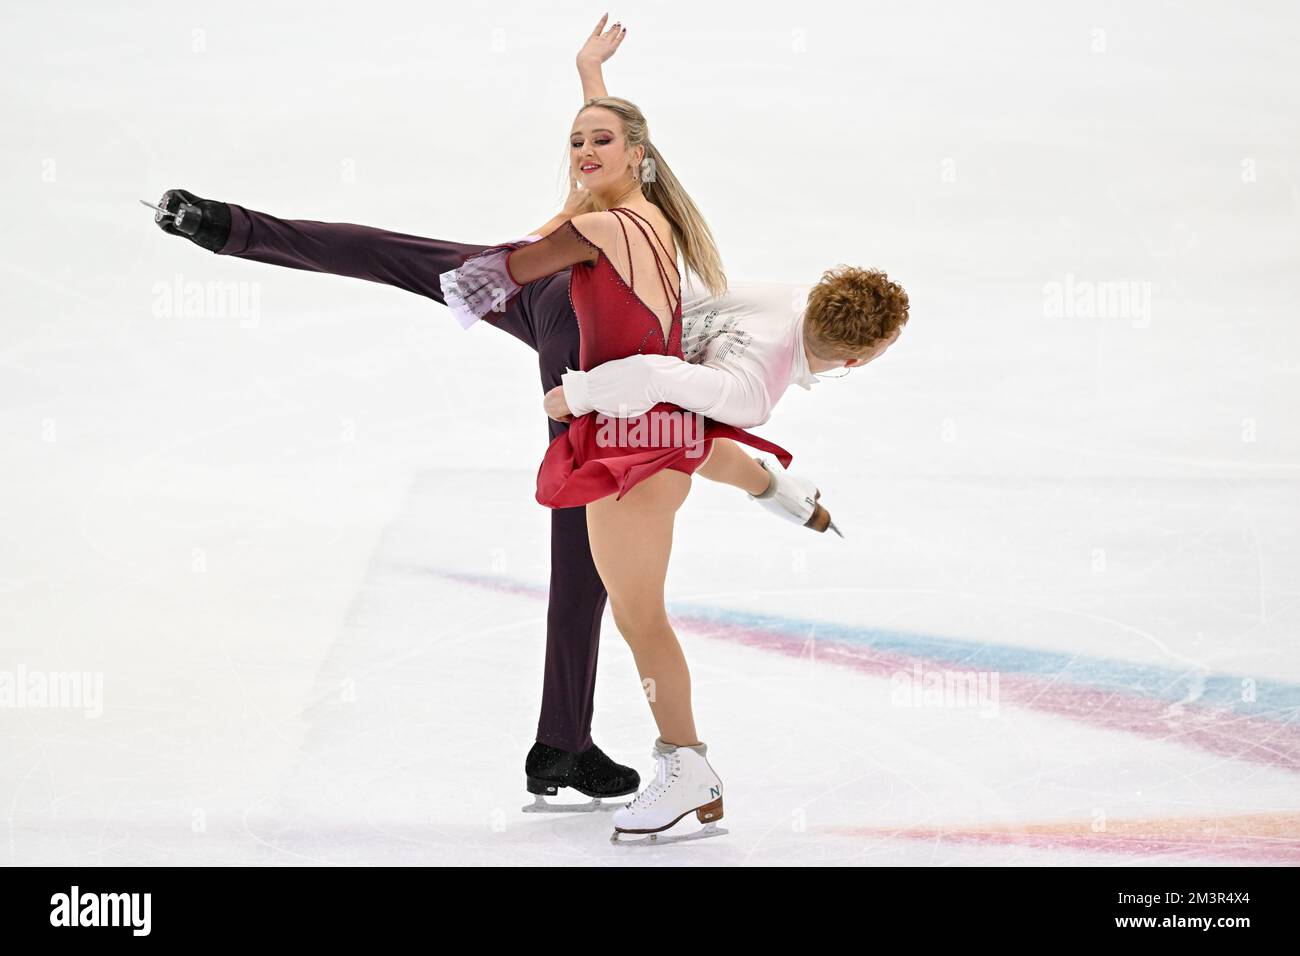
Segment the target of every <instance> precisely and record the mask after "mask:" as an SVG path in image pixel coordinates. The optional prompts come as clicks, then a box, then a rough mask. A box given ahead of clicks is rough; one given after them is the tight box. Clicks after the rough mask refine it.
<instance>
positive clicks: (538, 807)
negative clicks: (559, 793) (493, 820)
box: [520, 793, 623, 813]
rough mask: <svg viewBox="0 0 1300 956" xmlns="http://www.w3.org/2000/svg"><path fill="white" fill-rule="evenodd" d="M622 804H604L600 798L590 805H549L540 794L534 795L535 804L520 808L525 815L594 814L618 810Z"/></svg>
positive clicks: (592, 801) (592, 799)
mask: <svg viewBox="0 0 1300 956" xmlns="http://www.w3.org/2000/svg"><path fill="white" fill-rule="evenodd" d="M621 806H623V804H621V803H602V802H601V799H600V797H592V798H591V802H590V803H547V802H546V798H545V797H543V796H542V795H541V794H540V793H535V794H533V802H532V803H530V804H528V805H527V806H526V807H520V809H521V810H523V812H524V813H594V812H595V811H597V810H617V809H618V808H619V807H621Z"/></svg>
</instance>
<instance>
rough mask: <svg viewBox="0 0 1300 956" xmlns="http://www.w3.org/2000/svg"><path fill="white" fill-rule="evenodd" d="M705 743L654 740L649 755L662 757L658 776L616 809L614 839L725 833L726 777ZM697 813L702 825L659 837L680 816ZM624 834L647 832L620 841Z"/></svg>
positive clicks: (663, 840)
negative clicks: (692, 744)
mask: <svg viewBox="0 0 1300 956" xmlns="http://www.w3.org/2000/svg"><path fill="white" fill-rule="evenodd" d="M703 749H704V747H703V746H702V745H701V746H700V747H699V748H695V747H673V748H668V746H667V745H666V744H663V743H662V742H656V744H655V749H654V750H653V751H651V756H652V757H654V758H655V760H656V761H658V767H657V769H656V773H655V778H654V779H653V780H652V781H650V783H649V785H648V786H647V787H646V788H645V789H644V790H642V791H641V792H640V793H639V794H637V798H636V799H635V800H633V801H632V802H631V803H629V804H628V805H627V806H625V807H623V808H621V809H619V810H616V811H615V812H614V833H613V834H612V835H611V836H610V838H609V839H610V842H611V843H621V844H625V845H627V844H638V843H675V842H678V841H680V840H700V839H703V838H705V837H712V836H722V835H723V834H725V833H727V831H726V830H723V829H720V828H719V827H718V823H717V821H719V820H721V819H722V781H721V780H720V779H718V775H717V774H716V773H714V772H713V768H712V767H711V766H709V761H708V760H706V759H705V757H704V754H703V753H701V750H703ZM689 813H694V814H695V817H696V819H697V820H699V821H700V822H701V823H703V824H706V825H705V826H704V828H703V829H700V830H696V831H695V832H693V833H686V834H682V835H680V836H678V835H673V836H667V835H664V836H660V834H661V833H662V832H663V831H664V830H667V829H669V828H670V827H672V826H673V825H675V824H676V823H677V822H678V821H679V820H681V819H682V817H684V816H686V815H687V814H689ZM622 834H645V836H643V837H642V839H640V840H620V839H619V837H620V835H622Z"/></svg>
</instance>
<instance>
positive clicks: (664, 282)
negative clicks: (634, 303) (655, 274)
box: [610, 206, 681, 327]
mask: <svg viewBox="0 0 1300 956" xmlns="http://www.w3.org/2000/svg"><path fill="white" fill-rule="evenodd" d="M610 212H615V213H616V212H625V213H627V214H628V215H630V216H632V217H633V218H632V225H634V226H636V227H637V229H639V230H641V235H642V236H643V237H644V238H645V240H646V243H647V245H649V247H650V253H651V254H652V255H653V256H654V257H655V267H656V268H657V269H658V270H659V284H660V286H661V287H662V289H663V292H664V298H665V299H666V300H667V301H668V303H669V305H671V307H672V308H671V309H670V310H669V312H670V314H669V319H668V323H669V326H670V327H671V325H672V321H673V318H674V317H675V316H676V314H677V307H678V306H679V305H681V290H680V289H678V290H677V291H676V292H674V291H673V288H672V283H671V282H669V281H668V270H667V269H665V268H664V264H663V261H662V260H661V259H660V258H659V250H658V249H656V248H655V246H656V245H658V246H659V248H660V249H663V251H664V255H665V256H667V257H668V258H669V259H670V260H671V259H672V257H671V256H669V254H668V249H667V247H666V246H664V244H663V240H661V239H660V238H659V233H657V232H655V228H654V226H652V225H650V222H649V220H647V219H646V218H645V217H644V216H642V215H640V214H639V213H636V212H634V211H632V210H631V209H628V208H627V207H626V206H615V207H614V208H612V209H611V210H610ZM638 220H639V221H638ZM641 223H645V225H644V226H642V225H641ZM618 224H619V226H620V227H621V228H622V229H623V242H624V244H625V245H626V246H627V285H628V288H629V289H632V290H633V291H634V292H635V291H636V273H635V272H634V271H633V270H634V266H633V264H632V244H631V243H630V242H629V241H628V238H627V226H625V225H624V219H623V217H622V216H619V217H618ZM646 229H649V230H650V235H652V236H654V239H653V241H652V240H651V238H650V236H649V235H646ZM673 271H674V272H676V271H677V264H676V262H675V261H674V262H673ZM678 278H679V279H680V278H681V273H680V272H679V273H678Z"/></svg>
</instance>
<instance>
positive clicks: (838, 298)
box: [804, 265, 907, 360]
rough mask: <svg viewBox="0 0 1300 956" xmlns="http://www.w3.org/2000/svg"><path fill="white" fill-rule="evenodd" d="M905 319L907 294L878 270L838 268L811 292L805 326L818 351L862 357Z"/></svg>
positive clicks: (828, 272) (829, 355)
mask: <svg viewBox="0 0 1300 956" xmlns="http://www.w3.org/2000/svg"><path fill="white" fill-rule="evenodd" d="M906 323H907V293H906V292H905V291H903V287H902V286H901V285H899V284H898V283H897V282H893V281H891V280H890V278H889V276H887V275H885V274H884V273H883V272H881V271H880V270H879V269H859V268H856V267H854V266H844V265H840V266H836V267H835V268H834V269H827V270H826V272H825V273H823V274H822V278H821V281H820V282H818V283H817V285H815V286H813V289H812V291H811V292H809V293H808V307H807V309H806V311H805V312H804V325H805V326H806V327H807V329H808V331H809V333H810V336H809V342H810V344H811V346H812V350H813V352H814V354H816V355H818V356H819V357H820V358H825V359H836V360H837V359H842V358H853V357H856V356H861V355H863V354H864V353H866V352H869V351H871V349H873V348H874V347H875V346H876V345H878V344H879V343H880V342H882V341H884V340H885V339H888V338H891V337H892V336H893V335H894V333H896V332H898V331H899V330H900V329H901V328H902V327H903V326H904V325H905V324H906Z"/></svg>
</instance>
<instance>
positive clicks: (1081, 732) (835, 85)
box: [0, 0, 1300, 866]
mask: <svg viewBox="0 0 1300 956" xmlns="http://www.w3.org/2000/svg"><path fill="white" fill-rule="evenodd" d="M603 9H604V8H602V7H598V6H591V5H584V4H578V3H571V2H566V3H557V4H548V5H547V6H546V9H545V11H544V12H543V11H542V10H541V9H540V8H538V7H536V6H535V5H532V4H526V3H518V2H507V3H498V4H493V5H491V6H490V7H486V6H485V7H479V6H474V7H467V8H465V9H461V10H457V11H455V12H454V13H453V12H452V11H450V10H449V9H443V8H441V7H437V6H434V7H430V6H429V5H426V4H416V3H392V2H384V0H378V2H374V3H369V4H366V5H364V6H360V7H359V6H357V5H354V4H337V5H324V6H322V5H311V6H308V5H301V4H290V3H279V2H265V0H263V2H258V3H248V2H231V3H226V4H222V5H220V6H219V7H213V6H211V5H207V4H197V3H190V2H171V3H162V2H158V3H138V4H132V5H130V9H129V10H126V11H124V10H122V9H118V8H116V7H113V8H111V9H110V8H108V7H103V6H101V5H99V4H93V3H90V2H87V0H81V2H78V3H68V4H64V5H60V6H58V7H52V6H49V5H46V4H39V3H34V2H13V3H9V4H7V5H6V12H7V17H6V19H7V21H8V23H9V28H8V29H6V30H5V31H4V34H3V37H0V49H2V50H3V54H4V59H5V62H6V64H7V70H8V73H9V75H10V83H9V86H10V95H9V96H8V97H6V99H5V101H4V104H3V106H0V119H3V125H4V128H5V130H6V135H5V136H4V137H3V139H0V163H2V164H3V166H2V170H3V182H4V184H5V187H6V188H5V197H6V215H5V216H4V217H3V223H2V224H0V268H2V269H3V282H0V288H2V289H3V296H4V307H3V312H2V313H0V315H2V318H0V323H2V324H0V390H2V395H3V400H2V401H0V429H2V431H3V446H2V449H3V451H2V454H3V458H2V459H0V528H2V529H3V530H2V532H0V535H2V540H3V544H2V545H0V704H3V706H0V816H2V818H3V826H0V863H4V864H10V865H13V864H17V865H33V864H77V865H98V864H184V865H194V864H211V865H228V864H275V865H336V864H413V865H423V864H468V865H600V866H619V865H692V864H702V865H744V864H780V865H879V864H914V865H954V864H963V865H964V864H989V865H1004V864H1027V865H1055V864H1070V865H1087V866H1127V865H1133V864H1136V863H1153V864H1167V865H1170V866H1194V865H1211V864H1212V865H1279V864H1280V865H1296V864H1297V863H1300V786H1298V784H1300V649H1298V647H1297V625H1298V624H1300V534H1298V530H1297V529H1298V528H1300V493H1298V492H1300V430H1298V429H1297V427H1296V421H1295V416H1296V413H1297V407H1298V404H1300V403H1298V399H1300V385H1298V384H1297V373H1298V372H1300V368H1298V366H1300V361H1298V359H1297V354H1298V353H1297V344H1300V326H1298V325H1297V323H1298V322H1300V314H1298V312H1300V310H1298V309H1297V281H1298V279H1300V82H1297V80H1298V79H1300V77H1298V76H1297V73H1298V72H1300V71H1297V68H1296V65H1295V63H1296V59H1295V49H1296V46H1297V43H1298V42H1300V13H1298V12H1297V10H1296V9H1295V7H1294V5H1291V4H1286V3H1282V2H1277V3H1254V4H1248V5H1245V6H1234V7H1232V8H1231V9H1230V10H1229V9H1228V8H1227V7H1225V6H1224V5H1222V4H1215V3H1211V2H1204V3H1201V2H1189V3H1178V2H1167V3H1146V4H1137V5H1135V4H1124V3H1119V2H1113V3H1100V2H1084V3H1078V4H1071V5H1068V6H1067V7H1063V8H1056V7H1055V6H1054V5H1041V4H1034V3H1030V2H1022V3H1021V2H1017V3H1013V2H995V3H986V4H979V5H969V4H960V3H957V2H955V0H954V2H948V3H917V4H894V3H890V4H883V3H868V4H865V5H857V4H843V5H832V4H816V3H813V4H800V5H797V6H793V7H792V6H791V5H788V4H752V3H747V4H738V3H737V4H708V5H699V4H685V3H669V2H662V3H660V2H653V3H638V4H635V5H631V6H628V7H625V8H617V7H611V8H610V12H611V16H612V18H614V19H622V20H623V22H624V23H626V24H628V25H629V34H628V39H627V41H626V42H625V43H624V45H623V47H622V49H621V50H620V51H619V53H618V54H617V56H616V57H615V58H614V60H613V61H611V63H610V64H609V65H608V69H607V78H608V83H609V88H610V92H611V93H612V94H614V95H621V96H626V97H628V98H630V99H632V100H634V101H635V102H637V103H638V104H639V105H640V106H641V107H642V108H643V109H644V110H645V112H646V114H647V116H648V117H649V120H650V125H651V131H652V135H653V139H654V141H655V143H656V144H657V146H658V147H659V149H660V150H661V151H662V152H663V154H664V156H665V157H666V158H667V159H668V160H669V162H671V163H672V165H673V168H674V170H675V171H676V173H677V175H678V176H679V177H680V179H681V180H682V181H683V182H684V183H685V185H686V186H687V188H688V189H689V191H690V192H691V194H692V196H693V197H694V199H695V200H696V202H697V203H698V204H699V205H700V207H701V208H702V209H703V211H704V213H705V215H706V216H707V217H708V219H709V222H710V225H711V226H712V228H713V230H714V233H715V235H716V236H717V238H718V241H719V245H720V248H721V250H722V253H723V256H724V259H725V262H726V265H727V269H728V272H729V274H730V275H731V276H732V277H735V278H746V279H756V280H767V281H773V282H782V283H788V284H791V285H793V286H805V287H806V286H809V285H811V284H812V283H814V282H816V281H817V279H818V277H819V276H820V274H821V272H822V270H824V269H826V268H828V267H830V266H832V265H834V264H836V263H840V262H846V263H851V264H855V265H870V266H878V267H880V268H884V269H886V270H887V271H888V272H889V274H890V275H891V277H893V278H895V279H897V280H898V281H899V282H901V283H902V284H903V285H904V286H905V287H906V288H907V289H908V291H909V293H910V296H911V319H910V322H909V324H908V326H907V328H906V329H905V331H904V333H903V334H902V336H901V338H900V340H899V341H898V343H897V344H896V345H895V346H894V347H893V348H892V349H891V350H890V351H889V353H888V354H887V355H886V356H884V357H883V358H882V359H881V360H880V361H879V362H877V363H874V364H872V365H870V366H868V367H866V368H864V369H861V370H856V371H854V372H852V373H851V374H850V375H849V376H848V377H847V378H844V379H843V380H827V381H823V382H820V383H818V385H817V386H816V387H815V388H813V389H812V390H811V391H810V392H803V391H801V390H798V389H792V390H791V393H790V394H788V395H787V396H786V398H785V400H784V402H783V404H782V405H781V406H780V407H779V408H778V409H777V411H776V413H775V414H774V415H773V417H772V419H771V421H770V422H768V423H767V424H766V425H764V426H763V427H762V428H760V429H758V430H757V431H758V433H759V434H761V435H764V436H766V437H769V438H771V439H773V440H775V441H777V442H779V443H781V444H783V445H785V446H786V447H788V448H790V449H791V450H792V451H793V452H794V455H795V460H794V464H793V466H792V467H793V470H795V471H797V472H799V473H801V474H804V475H808V476H810V477H813V478H815V479H816V480H817V481H818V483H819V485H820V487H821V489H822V491H823V496H824V500H825V502H826V503H827V504H828V505H829V507H830V508H831V510H832V512H833V513H834V516H835V519H836V521H837V522H838V523H839V525H840V526H841V527H842V528H843V529H844V531H845V534H846V535H847V537H846V538H845V539H844V540H840V539H838V538H834V537H823V536H818V535H815V534H812V533H810V532H808V531H805V530H804V529H801V528H797V527H794V526H793V525H786V524H783V523H780V522H778V521H776V520H775V519H773V518H771V517H770V516H768V515H766V514H765V513H764V512H762V511H760V510H759V509H758V508H756V507H755V506H754V505H753V504H752V503H751V502H749V501H747V500H746V499H745V497H744V496H743V495H741V494H739V493H736V492H734V491H732V490H730V489H723V488H720V487H718V486H710V485H709V484H708V483H707V482H704V481H696V482H695V483H694V488H693V490H692V493H691V497H690V499H689V500H688V502H687V503H686V505H685V506H684V508H683V510H682V512H681V516H680V519H679V522H678V530H677V538H676V546H675V551H674V556H673V566H672V569H671V572H670V576H669V600H670V611H671V612H672V614H673V615H674V620H675V622H676V623H677V625H678V628H679V634H680V636H681V639H682V641H683V644H684V646H685V648H686V654H687V658H688V660H689V661H690V664H691V668H692V673H693V676H694V696H695V702H696V715H697V720H698V725H699V728H700V733H701V736H702V738H703V739H704V740H705V741H707V743H708V744H709V758H710V760H711V762H712V763H713V765H714V767H715V768H716V769H717V771H718V772H719V774H720V775H721V776H722V779H723V780H724V782H725V784H726V787H727V792H726V793H727V795H726V819H725V821H724V824H723V825H724V826H725V827H726V828H727V829H728V830H729V831H730V832H729V834H728V835H727V836H725V837H722V838H720V839H710V840H703V841H698V842H691V843H683V844H677V845H674V846H665V847H657V848H649V847H614V846H611V845H610V844H609V842H608V839H607V838H608V835H609V832H610V823H609V815H608V813H591V814H573V815H554V816H552V815H546V816H542V815H529V814H523V813H521V812H520V808H521V807H522V806H523V805H524V803H526V802H528V799H529V798H528V795H527V794H526V793H525V791H524V774H523V758H524V755H525V753H526V752H527V750H528V748H529V746H530V745H531V743H532V741H533V735H534V732H535V729H536V722H537V709H538V702H539V699H540V690H541V675H542V659H543V637H544V623H545V621H544V615H545V607H546V603H545V588H546V581H547V571H548V552H547V545H546V541H547V532H548V529H549V520H548V517H547V514H546V511H545V509H543V508H542V507H540V506H538V505H537V504H536V503H535V502H534V501H533V498H532V494H533V480H534V476H535V473H536V469H537V464H538V462H539V461H540V459H541V455H542V452H543V450H544V448H545V445H546V429H545V422H544V418H543V415H542V412H541V392H540V389H539V386H538V382H537V374H536V365H535V359H534V356H533V355H532V354H531V353H529V352H528V351H527V350H526V349H524V348H523V347H522V346H521V345H520V344H519V343H517V342H516V341H514V340H513V339H510V338H508V337H506V336H505V335H503V334H501V333H499V332H497V331H496V330H493V329H490V328H487V327H483V326H479V327H476V328H473V329H471V330H470V331H468V332H465V331H462V330H461V329H460V328H459V327H458V326H457V325H456V324H455V323H454V322H453V321H452V320H451V319H450V317H449V315H448V313H447V312H446V310H445V309H443V308H441V307H440V306H438V305H436V304H435V303H433V302H430V301H428V300H425V299H421V298H417V297H415V296H412V295H408V294H405V293H402V292H400V291H398V290H395V289H390V288H384V287H381V286H378V285H372V284H367V283H363V282H356V281H351V280H346V279H341V278H335V277H328V276H319V275H312V274H308V273H298V272H292V271H289V270H280V269H275V268H272V267H270V266H264V265H259V264H257V263H251V262H245V261H239V260H235V259H230V258H223V257H216V256H212V255H210V254H208V253H206V252H204V251H203V250H200V249H198V248H196V247H194V246H193V245H191V244H189V243H187V242H184V241H182V240H178V239H175V238H169V237H166V236H164V235H163V234H162V233H160V232H159V231H158V230H157V229H156V227H155V226H154V224H153V221H152V217H151V215H150V214H149V213H148V212H147V211H146V210H144V209H143V208H142V207H141V206H140V205H139V203H138V200H139V199H141V198H143V199H148V200H151V201H152V200H156V199H157V197H158V196H159V195H160V194H161V193H162V191H163V190H164V189H166V188H168V187H184V188H188V189H190V190H193V191H194V192H196V193H198V194H200V195H202V196H205V197H213V198H218V199H222V200H227V201H230V202H237V203H240V204H242V205H245V206H248V207H251V208H254V209H260V210H264V211H267V212H270V213H273V214H275V215H278V216H282V217H290V218H306V219H324V220H338V221H349V222H363V223H369V224H372V225H377V226H383V227H386V228H389V229H394V230H398V231H403V232H409V233H415V234H419V235H427V236H435V237H439V238H447V239H455V240H460V241H465V242H493V241H499V240H505V239H511V238H515V237H517V236H520V235H523V234H525V233H526V232H528V231H530V230H531V229H533V228H534V227H535V226H537V225H538V224H539V223H541V222H544V221H546V220H547V219H548V218H549V217H550V216H551V215H552V214H553V213H554V212H555V211H557V210H558V209H559V207H560V204H561V202H562V199H563V194H562V192H561V184H560V179H561V170H562V162H563V160H564V156H565V151H566V146H565V144H566V136H567V133H568V125H567V124H568V123H569V122H570V120H571V119H572V116H573V114H574V112H575V111H576V107H577V106H578V104H579V103H580V96H579V88H578V81H577V77H576V73H575V70H574V68H573V56H574V53H575V52H576V51H577V49H578V47H579V46H580V45H581V42H582V40H583V37H584V36H585V34H586V33H587V32H588V31H589V30H590V28H591V26H592V24H593V23H594V22H595V20H596V19H597V17H598V16H599V15H600V13H601V12H602V10H603ZM1288 63H1290V64H1291V65H1290V66H1288V65H1287V64H1288ZM58 675H65V676H66V675H71V678H72V682H71V683H69V684H67V685H65V686H67V687H71V688H72V689H73V690H79V691H80V697H79V698H76V699H74V698H66V699H62V700H60V701H54V700H49V699H47V700H45V701H41V700H39V699H34V698H33V695H32V693H31V691H30V689H31V688H32V687H39V686H54V683H55V682H56V677H57V676H58ZM954 680H955V681H956V685H954V683H953V681H954ZM42 682H44V684H42ZM936 686H938V687H939V691H940V692H936V690H935V688H936ZM945 686H946V688H947V689H946V690H945V689H944V687H945ZM955 686H962V687H967V686H969V687H978V688H980V689H981V693H979V694H977V695H974V696H969V695H963V694H960V693H957V692H956V690H955V689H954V687H955ZM6 688H8V691H7V696H5V693H6V690H5V689H6ZM56 704H58V705H57V706H56ZM593 733H594V736H595V740H596V741H597V743H599V745H600V746H601V747H602V748H603V749H604V750H605V751H606V752H607V753H608V754H609V755H610V756H611V757H613V758H614V759H616V760H619V761H620V762H623V763H629V764H631V765H633V766H635V767H636V768H637V769H638V770H639V771H640V772H641V774H642V777H643V780H644V779H646V778H648V777H649V775H650V774H651V773H652V772H653V766H654V765H653V761H652V760H651V759H650V757H649V752H650V748H651V745H652V742H653V740H654V737H655V730H654V725H653V722H652V721H651V718H650V714H649V710H648V708H647V706H646V703H645V700H644V698H643V697H642V695H641V689H640V684H639V681H638V678H637V675H636V672H635V669H634V667H633V663H632V658H631V654H630V652H629V651H628V649H627V647H626V646H625V645H624V643H623V641H622V639H621V638H620V636H619V635H618V633H617V631H616V630H615V628H614V626H613V623H612V621H611V620H610V619H609V617H608V615H607V616H606V620H605V636H604V640H603V644H602V650H601V667H600V675H599V684H598V689H597V694H596V719H595V724H594V728H593ZM570 793H571V791H570Z"/></svg>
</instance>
